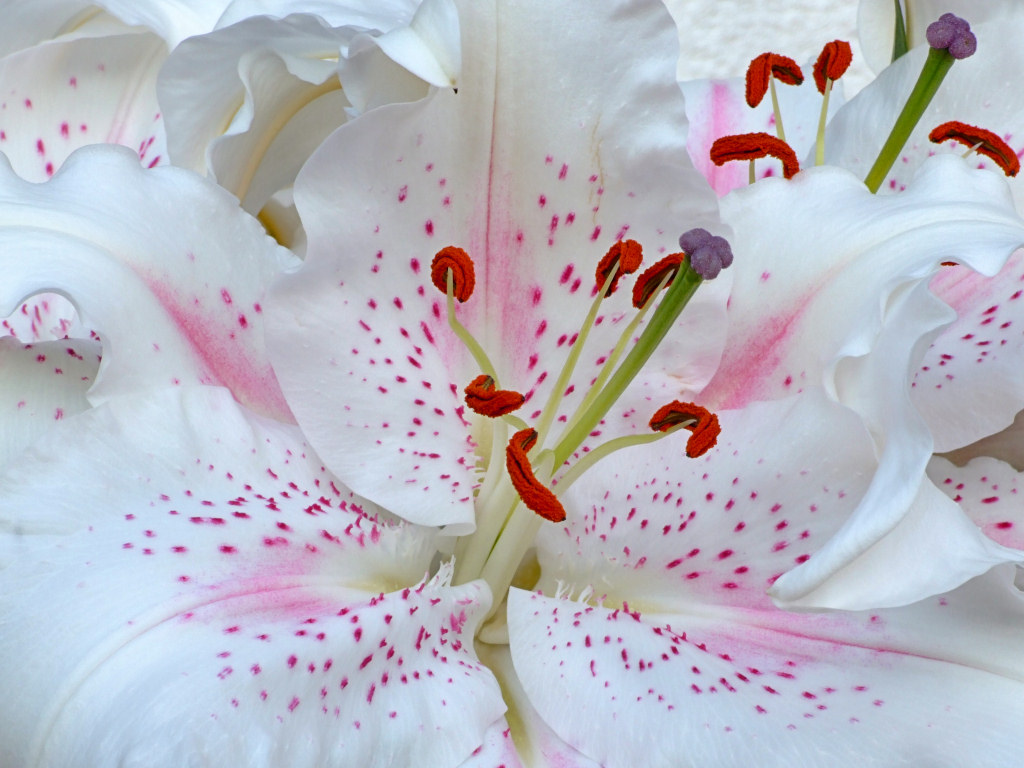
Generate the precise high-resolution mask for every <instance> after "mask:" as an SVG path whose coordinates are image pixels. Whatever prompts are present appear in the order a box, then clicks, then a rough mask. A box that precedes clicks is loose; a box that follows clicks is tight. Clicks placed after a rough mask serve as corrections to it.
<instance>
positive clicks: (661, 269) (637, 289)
mask: <svg viewBox="0 0 1024 768" xmlns="http://www.w3.org/2000/svg"><path fill="white" fill-rule="evenodd" d="M685 262H686V254H685V253H670V254H669V255H668V256H666V257H665V258H663V259H661V260H660V261H658V262H657V263H655V264H652V265H651V266H650V267H648V268H647V269H645V270H644V271H643V274H641V275H640V277H638V278H637V279H636V283H634V284H633V306H634V307H636V308H637V309H642V308H643V307H644V306H646V305H647V302H648V301H650V300H651V296H653V295H654V292H655V291H656V290H657V289H658V286H659V285H660V283H661V281H662V280H663V279H664V278H665V276H666V275H669V274H670V275H671V277H669V280H668V282H667V283H665V287H666V288H668V287H669V286H670V285H672V281H673V280H675V278H676V275H677V274H678V272H679V269H680V267H682V265H683V264H684V263H685Z"/></svg>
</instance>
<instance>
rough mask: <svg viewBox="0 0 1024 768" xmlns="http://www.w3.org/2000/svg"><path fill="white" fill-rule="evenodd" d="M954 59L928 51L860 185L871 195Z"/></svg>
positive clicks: (942, 51) (942, 50)
mask: <svg viewBox="0 0 1024 768" xmlns="http://www.w3.org/2000/svg"><path fill="white" fill-rule="evenodd" d="M954 61H955V59H954V58H953V57H952V56H951V55H950V53H949V51H947V50H946V49H945V48H929V49H928V58H927V59H926V60H925V63H924V68H923V69H922V70H921V75H920V76H919V77H918V78H917V83H916V84H915V85H914V90H913V91H911V92H910V97H909V98H908V99H907V103H906V104H904V105H903V111H902V112H900V115H899V117H897V118H896V124H895V125H894V126H893V127H892V132H891V133H890V134H889V138H888V139H886V141H885V144H884V145H883V146H882V151H881V152H879V153H878V159H877V160H875V164H874V165H873V166H871V170H870V171H868V175H867V177H866V178H865V179H864V184H866V185H867V188H868V189H870V190H871V191H872V192H877V191H878V188H879V187H881V186H882V182H883V181H885V177H886V176H887V175H888V174H889V171H890V170H891V169H892V166H893V165H894V164H895V162H896V159H897V158H898V157H899V156H900V152H902V151H903V146H904V145H905V144H906V143H907V139H908V138H910V134H911V132H912V131H913V130H914V128H915V127H916V126H917V123H918V121H919V120H920V119H921V115H923V114H924V111H925V109H927V108H928V105H929V104H930V103H931V100H932V97H933V96H934V95H935V92H936V91H938V89H939V86H940V85H941V84H942V81H943V79H944V78H945V77H946V73H947V72H949V68H950V67H952V66H953V62H954Z"/></svg>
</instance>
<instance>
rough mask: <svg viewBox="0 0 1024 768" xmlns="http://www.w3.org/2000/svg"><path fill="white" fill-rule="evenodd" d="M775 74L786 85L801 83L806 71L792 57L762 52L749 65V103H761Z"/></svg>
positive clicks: (754, 104) (753, 104) (754, 105)
mask: <svg viewBox="0 0 1024 768" xmlns="http://www.w3.org/2000/svg"><path fill="white" fill-rule="evenodd" d="M773 76H774V77H775V79H776V80H779V81H781V82H783V83H786V85H800V83H802V82H803V81H804V73H803V72H802V71H801V69H800V66H799V65H798V64H797V63H796V62H795V61H793V60H792V59H791V58H789V57H788V56H780V55H779V54H777V53H762V54H761V55H760V56H758V57H757V58H755V59H753V60H751V62H750V65H749V66H748V67H747V104H749V105H750V106H752V107H756V106H757V105H758V104H760V103H761V99H763V98H764V95H765V94H766V93H767V92H768V83H769V80H771V78H772V77H773Z"/></svg>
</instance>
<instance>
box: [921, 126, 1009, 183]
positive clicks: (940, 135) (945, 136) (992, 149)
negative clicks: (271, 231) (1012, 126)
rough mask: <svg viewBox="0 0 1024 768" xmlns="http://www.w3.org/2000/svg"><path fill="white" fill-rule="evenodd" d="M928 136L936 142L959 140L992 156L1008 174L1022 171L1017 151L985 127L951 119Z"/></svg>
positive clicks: (979, 151) (980, 152)
mask: <svg viewBox="0 0 1024 768" xmlns="http://www.w3.org/2000/svg"><path fill="white" fill-rule="evenodd" d="M928 138H929V139H931V140H932V141H933V142H935V143H936V144H941V143H942V142H944V141H948V140H950V139H952V140H953V141H959V142H960V143H961V144H965V145H967V146H968V147H971V148H972V149H974V150H975V151H976V152H978V153H979V154H982V155H985V157H988V158H991V159H992V161H993V162H994V163H995V164H996V165H998V166H999V167H1000V168H1002V169H1003V173H1005V174H1006V175H1007V176H1016V175H1017V173H1018V172H1019V171H1020V160H1018V159H1017V153H1016V152H1014V151H1013V150H1012V149H1011V148H1010V145H1009V144H1007V143H1006V142H1005V141H1003V140H1002V139H1001V138H999V137H998V136H996V134H994V133H992V131H987V130H985V129H984V128H978V127H976V126H973V125H968V124H967V123H961V122H960V121H959V120H950V121H949V122H948V123H943V124H942V125H940V126H937V127H936V128H934V129H933V130H932V132H931V133H929V134H928ZM979 145H980V146H979Z"/></svg>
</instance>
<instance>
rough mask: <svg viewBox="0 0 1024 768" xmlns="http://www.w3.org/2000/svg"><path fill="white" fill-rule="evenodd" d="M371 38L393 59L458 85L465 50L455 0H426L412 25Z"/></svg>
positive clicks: (439, 82) (435, 80)
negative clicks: (462, 48)
mask: <svg viewBox="0 0 1024 768" xmlns="http://www.w3.org/2000/svg"><path fill="white" fill-rule="evenodd" d="M371 40H372V41H373V42H374V43H375V44H376V45H378V46H379V47H380V49H381V50H382V51H383V52H384V53H385V54H386V55H387V56H388V57H389V58H390V59H392V60H393V61H395V62H396V63H397V64H399V65H401V66H402V67H403V68H404V69H407V70H408V71H409V72H411V73H412V74H414V75H416V76H417V77H419V78H422V79H423V80H425V81H426V82H428V83H430V84H431V85H436V86H441V87H448V88H451V87H453V86H457V85H458V81H459V73H460V72H461V70H462V53H461V42H460V39H459V13H458V9H457V8H456V7H455V2H454V0H424V2H423V3H422V4H421V5H420V7H419V8H417V9H416V15H415V16H413V19H412V22H410V24H409V25H408V26H399V27H395V28H394V29H392V30H390V31H388V32H385V33H384V34H383V35H381V36H380V37H374V38H371Z"/></svg>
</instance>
